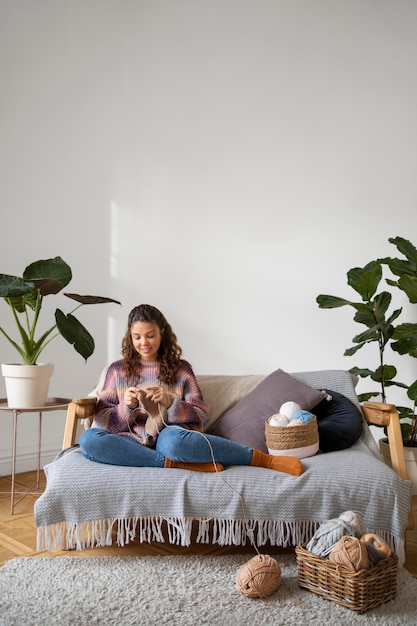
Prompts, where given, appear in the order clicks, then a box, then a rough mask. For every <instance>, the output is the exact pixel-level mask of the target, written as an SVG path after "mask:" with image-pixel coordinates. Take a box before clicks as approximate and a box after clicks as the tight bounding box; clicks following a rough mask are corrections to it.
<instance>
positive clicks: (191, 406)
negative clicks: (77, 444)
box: [94, 360, 208, 439]
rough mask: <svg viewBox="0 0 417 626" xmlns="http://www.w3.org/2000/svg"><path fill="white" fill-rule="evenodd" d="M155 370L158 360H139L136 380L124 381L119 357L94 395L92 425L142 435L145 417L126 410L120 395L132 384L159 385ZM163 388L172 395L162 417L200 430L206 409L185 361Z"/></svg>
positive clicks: (137, 412)
mask: <svg viewBox="0 0 417 626" xmlns="http://www.w3.org/2000/svg"><path fill="white" fill-rule="evenodd" d="M158 372H159V363H158V361H142V362H141V365H140V369H139V370H138V376H137V380H135V381H127V380H126V377H125V369H124V363H123V360H120V361H115V362H114V363H112V364H111V365H110V366H109V368H108V370H107V374H106V378H105V381H104V385H103V390H102V392H101V393H100V395H99V397H98V401H97V413H96V415H95V420H94V426H96V427H102V428H106V429H107V430H109V431H110V432H111V433H114V434H118V435H123V436H128V437H133V438H135V439H136V438H137V437H139V439H142V438H143V437H145V429H144V427H145V422H146V417H147V416H146V414H145V413H143V412H142V411H141V410H140V409H130V408H129V407H128V406H127V405H126V404H125V402H124V394H125V391H126V389H127V388H128V387H132V386H136V387H138V388H140V389H141V388H145V387H148V386H150V385H160V384H161V383H160V382H159V379H158ZM166 389H167V391H168V393H170V394H171V395H172V398H173V402H172V404H171V406H170V407H169V408H168V411H167V417H166V418H165V421H166V423H167V424H179V425H181V426H183V427H184V428H188V429H190V430H199V431H204V430H205V427H206V425H207V422H208V409H207V406H206V405H205V403H204V400H203V396H202V394H201V391H200V387H199V386H198V383H197V380H196V377H195V375H194V372H193V370H192V368H191V365H190V364H189V363H188V362H187V361H184V360H182V361H181V362H180V366H179V369H178V372H177V379H176V382H175V385H173V386H170V387H166Z"/></svg>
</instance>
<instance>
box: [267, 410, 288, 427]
mask: <svg viewBox="0 0 417 626" xmlns="http://www.w3.org/2000/svg"><path fill="white" fill-rule="evenodd" d="M269 425H270V426H287V425H288V417H287V416H286V415H284V414H283V413H275V415H271V417H270V418H269Z"/></svg>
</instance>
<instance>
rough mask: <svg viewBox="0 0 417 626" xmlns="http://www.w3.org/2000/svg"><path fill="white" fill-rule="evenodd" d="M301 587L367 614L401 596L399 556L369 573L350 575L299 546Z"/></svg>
mask: <svg viewBox="0 0 417 626" xmlns="http://www.w3.org/2000/svg"><path fill="white" fill-rule="evenodd" d="M295 554H296V558H297V569H298V585H299V586H300V587H303V588H305V589H308V590H309V591H312V592H313V593H317V594H318V595H320V596H323V597H324V598H326V599H327V600H332V601H333V602H336V604H340V605H341V606H343V607H345V608H347V609H350V610H351V611H356V612H357V613H366V612H367V611H369V610H370V609H374V608H375V607H377V606H379V605H380V604H384V602H389V601H390V600H393V599H394V598H395V597H396V595H397V574H398V557H397V555H396V554H394V553H393V554H391V556H390V557H389V558H388V559H383V560H381V561H379V563H377V564H376V565H373V566H372V567H371V568H370V569H368V570H360V571H359V572H354V573H352V572H350V571H348V570H347V569H345V568H342V567H340V566H337V565H336V564H335V563H332V561H329V559H323V558H322V557H320V556H317V555H316V554H313V553H312V552H309V551H308V550H306V549H305V547H304V546H296V548H295Z"/></svg>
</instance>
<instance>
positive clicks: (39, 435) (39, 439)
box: [36, 411, 42, 489]
mask: <svg viewBox="0 0 417 626" xmlns="http://www.w3.org/2000/svg"><path fill="white" fill-rule="evenodd" d="M41 440H42V411H39V428H38V469H37V472H36V489H39V482H40V469H41Z"/></svg>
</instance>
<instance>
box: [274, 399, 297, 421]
mask: <svg viewBox="0 0 417 626" xmlns="http://www.w3.org/2000/svg"><path fill="white" fill-rule="evenodd" d="M298 411H301V407H300V405H299V404H297V402H284V404H281V408H280V410H279V413H282V415H285V417H287V418H288V419H291V418H292V416H293V415H294V413H297V412H298Z"/></svg>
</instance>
